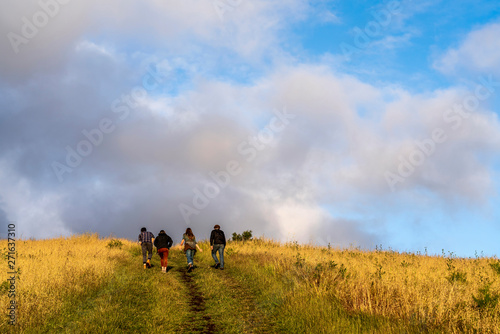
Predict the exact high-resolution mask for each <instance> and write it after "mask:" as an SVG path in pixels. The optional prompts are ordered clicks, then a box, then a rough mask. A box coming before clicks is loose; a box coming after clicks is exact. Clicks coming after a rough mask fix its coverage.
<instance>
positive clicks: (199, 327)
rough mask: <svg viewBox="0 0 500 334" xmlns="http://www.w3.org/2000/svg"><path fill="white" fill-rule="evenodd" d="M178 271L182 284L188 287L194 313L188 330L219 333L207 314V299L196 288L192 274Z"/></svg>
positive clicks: (204, 333)
mask: <svg viewBox="0 0 500 334" xmlns="http://www.w3.org/2000/svg"><path fill="white" fill-rule="evenodd" d="M177 271H178V272H179V273H180V274H181V275H180V278H181V282H182V283H183V284H184V285H186V287H187V289H188V291H189V297H188V298H189V299H190V300H189V307H190V309H191V312H192V313H193V318H192V320H191V322H190V323H188V324H187V327H188V329H189V330H190V331H191V332H193V331H194V332H195V333H203V334H213V333H217V331H216V326H215V324H214V323H213V320H212V318H211V317H210V316H209V315H208V314H207V312H206V308H205V299H204V298H203V295H202V294H201V292H200V290H199V289H198V287H197V286H196V283H195V282H194V280H193V278H192V277H191V274H190V273H188V272H187V270H186V269H177Z"/></svg>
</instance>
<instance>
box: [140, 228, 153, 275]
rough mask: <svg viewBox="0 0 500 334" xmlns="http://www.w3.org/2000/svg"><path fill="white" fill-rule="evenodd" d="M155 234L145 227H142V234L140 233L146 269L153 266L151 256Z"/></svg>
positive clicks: (143, 261)
mask: <svg viewBox="0 0 500 334" xmlns="http://www.w3.org/2000/svg"><path fill="white" fill-rule="evenodd" d="M154 240H155V236H154V235H153V233H151V232H149V231H148V230H147V229H146V228H145V227H143V228H141V234H139V244H140V245H141V248H142V263H143V265H144V269H146V267H147V268H151V258H152V257H153V241H154Z"/></svg>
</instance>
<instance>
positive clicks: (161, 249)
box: [154, 230, 173, 273]
mask: <svg viewBox="0 0 500 334" xmlns="http://www.w3.org/2000/svg"><path fill="white" fill-rule="evenodd" d="M172 243H173V241H172V238H170V236H168V235H167V234H166V233H165V231H164V230H161V231H160V233H159V234H158V236H157V237H156V238H155V242H154V244H155V247H156V250H157V252H158V255H160V258H161V271H162V272H163V273H166V272H167V261H168V251H169V250H170V247H172Z"/></svg>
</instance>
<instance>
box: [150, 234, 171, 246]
mask: <svg viewBox="0 0 500 334" xmlns="http://www.w3.org/2000/svg"><path fill="white" fill-rule="evenodd" d="M154 244H155V247H156V248H158V249H160V248H168V249H170V247H172V244H173V241H172V238H170V237H169V236H168V235H167V234H166V233H165V232H163V233H161V232H160V234H158V236H157V237H156V238H155V241H154Z"/></svg>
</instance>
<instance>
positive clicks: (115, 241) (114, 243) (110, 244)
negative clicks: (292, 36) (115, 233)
mask: <svg viewBox="0 0 500 334" xmlns="http://www.w3.org/2000/svg"><path fill="white" fill-rule="evenodd" d="M122 246H123V243H122V242H121V241H120V240H118V239H111V240H110V241H109V242H108V248H115V247H117V248H120V249H121V248H122Z"/></svg>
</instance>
